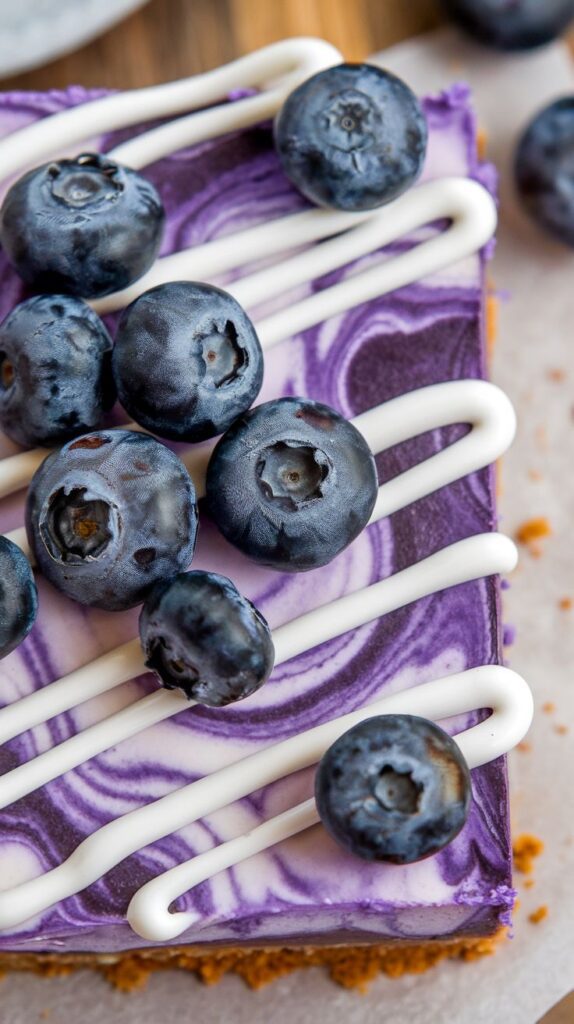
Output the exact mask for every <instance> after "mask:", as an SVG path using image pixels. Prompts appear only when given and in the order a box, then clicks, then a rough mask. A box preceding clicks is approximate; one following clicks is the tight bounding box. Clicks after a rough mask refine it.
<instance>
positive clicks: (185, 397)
mask: <svg viewBox="0 0 574 1024" xmlns="http://www.w3.org/2000/svg"><path fill="white" fill-rule="evenodd" d="M113 371H114V376H115V380H116V384H117V389H118V396H119V399H120V402H121V403H122V405H123V407H124V409H126V411H127V412H128V413H129V414H130V416H132V417H133V418H134V419H135V420H136V421H137V422H138V423H139V424H141V425H142V426H143V427H146V429H148V430H151V431H153V432H154V434H158V435H159V436H160V437H165V438H170V439H171V440H174V441H203V440H205V439H206V438H208V437H215V436H216V435H217V434H222V433H223V431H225V430H227V428H228V427H229V426H231V424H232V423H233V422H234V420H236V419H237V417H238V416H240V415H241V414H242V413H243V412H245V411H246V410H247V409H249V407H250V406H251V405H252V404H253V402H254V400H255V398H256V397H257V395H258V394H259V390H260V388H261V383H262V380H263V354H262V351H261V346H260V344H259V340H258V338H257V334H256V332H255V328H254V326H253V324H252V323H251V320H250V319H249V317H248V316H247V314H246V313H245V312H244V310H243V309H242V308H241V306H240V305H239V303H238V302H236V301H235V299H234V298H233V297H232V296H231V295H228V294H227V292H224V291H222V290H221V289H220V288H216V287H215V286H214V285H209V284H200V283H197V282H192V281H172V282H170V283H168V284H163V285H159V286H158V287H157V288H152V289H150V290H149V291H147V292H145V293H144V294H143V295H141V296H140V297H139V298H137V299H136V300H135V302H132V304H131V306H129V307H128V308H127V310H126V311H125V313H124V314H123V316H122V318H121V320H120V324H119V327H118V331H117V334H116V339H115V345H114V354H113Z"/></svg>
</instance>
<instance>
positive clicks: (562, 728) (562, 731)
mask: <svg viewBox="0 0 574 1024" xmlns="http://www.w3.org/2000/svg"><path fill="white" fill-rule="evenodd" d="M554 732H555V733H557V735H558V736H566V735H567V734H568V726H567V725H555V726H554Z"/></svg>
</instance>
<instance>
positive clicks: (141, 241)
mask: <svg viewBox="0 0 574 1024" xmlns="http://www.w3.org/2000/svg"><path fill="white" fill-rule="evenodd" d="M163 226H164V211H163V206H162V203H161V200H160V198H159V195H158V193H157V192H156V190H155V188H154V187H153V185H152V184H151V182H149V181H146V179H145V178H142V177H141V175H139V174H137V173H136V172H135V171H132V170H130V168H128V167H122V166H121V164H117V163H115V161H113V160H110V159H109V158H108V157H106V156H103V155H102V154H100V153H83V154H81V155H80V156H78V157H76V158H75V159H73V160H58V161H52V162H51V163H49V164H43V165H42V166H41V167H36V168H35V169H34V170H33V171H29V173H28V174H25V175H24V176H23V177H22V178H20V179H19V180H18V181H17V182H15V184H14V185H12V187H11V188H10V189H9V191H8V193H7V195H6V198H5V199H4V202H3V204H2V208H1V209H0V243H1V244H2V248H3V249H4V251H5V253H6V255H7V256H8V259H9V260H10V262H11V263H12V264H13V265H14V267H15V268H16V270H17V271H18V273H19V274H20V276H21V277H22V278H23V280H24V281H25V282H26V283H27V284H29V285H30V286H31V287H32V288H33V289H34V290H35V291H43V292H58V293H59V292H63V293H66V294H69V295H78V296H82V297H83V298H86V299H87V298H95V297H97V296H102V295H108V294H109V293H110V292H115V291H118V290H119V289H121V288H126V287H127V286H128V285H129V284H131V283H132V282H133V281H135V280H136V279H137V278H138V277H141V276H142V274H145V272H146V271H147V270H149V268H150V267H151V265H152V263H153V262H154V260H155V258H156V256H157V253H158V250H159V246H160V242H161V237H162V232H163Z"/></svg>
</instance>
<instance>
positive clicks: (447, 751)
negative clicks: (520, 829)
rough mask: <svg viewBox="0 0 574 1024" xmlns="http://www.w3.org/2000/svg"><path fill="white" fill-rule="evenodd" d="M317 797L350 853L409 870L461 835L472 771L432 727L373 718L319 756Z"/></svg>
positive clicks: (404, 718)
mask: <svg viewBox="0 0 574 1024" xmlns="http://www.w3.org/2000/svg"><path fill="white" fill-rule="evenodd" d="M315 799H316V801H317V808H318V811H319V814H320V816H321V820H322V822H323V824H324V826H325V828H326V829H327V830H328V832H330V834H331V835H332V837H333V839H336V840H337V842H338V843H340V844H341V846H343V847H344V848H345V849H346V850H348V851H349V852H350V853H354V854H356V855H357V856H358V857H362V858H363V859H364V860H377V861H388V862H390V863H392V864H411V863H413V861H417V860H422V859H423V858H424V857H430V856H431V855H432V854H433V853H437V852H438V851H439V850H442V848H443V846H446V845H447V843H450V842H452V840H453V839H454V837H455V836H456V835H458V833H459V832H460V830H461V828H462V826H463V825H464V823H465V821H466V819H467V816H468V811H469V807H470V801H471V788H470V773H469V770H468V766H467V764H466V761H465V760H464V757H463V756H462V754H461V752H460V750H459V748H458V747H457V745H456V743H455V742H454V740H453V739H451V737H450V736H449V735H448V734H447V733H446V732H444V731H443V730H442V729H439V727H438V725H435V724H434V722H429V721H427V720H426V719H425V718H417V717H415V716H413V715H379V716H378V717H377V718H369V719H367V720H366V721H364V722H361V723H360V724H359V725H356V726H354V728H352V729H349V731H348V732H346V733H344V734H343V736H340V737H339V739H338V740H336V742H335V743H334V744H333V745H332V747H330V748H329V749H328V750H327V752H326V753H325V754H324V755H323V757H322V759H321V761H320V763H319V767H318V769H317V775H316V777H315Z"/></svg>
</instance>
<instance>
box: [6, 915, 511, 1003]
mask: <svg viewBox="0 0 574 1024" xmlns="http://www.w3.org/2000/svg"><path fill="white" fill-rule="evenodd" d="M506 934H507V929H506V928H501V929H499V931H498V932H497V933H496V934H495V935H492V936H490V937H486V938H484V937H483V938H476V937H472V938H470V937H469V938H465V939H457V940H454V941H450V940H445V941H441V940H432V941H429V942H427V943H423V944H418V945H417V944H409V943H405V942H399V943H394V942H391V943H386V944H381V945H364V946H325V947H321V946H319V947H304V948H298V949H288V948H287V949H285V948H277V949H273V948H266V949H247V948H239V949H237V948H232V949H217V950H213V951H207V952H206V951H204V950H201V949H199V948H198V947H189V946H188V947H185V946H180V947H176V948H171V949H149V950H141V951H139V952H138V953H131V952H129V953H118V954H117V955H116V959H115V961H114V962H112V963H110V962H109V957H106V961H107V962H106V963H102V962H101V961H99V959H98V956H97V955H91V954H65V953H62V954H58V953H56V954H53V953H46V954H4V955H3V954H0V962H1V964H2V967H5V966H8V969H13V970H19V971H20V970H22V971H33V972H34V973H35V974H39V975H50V974H54V973H68V972H70V971H72V970H76V969H81V968H86V967H88V968H89V967H91V968H95V969H96V970H98V971H99V972H100V973H101V974H102V975H103V976H104V977H105V978H106V979H107V980H108V981H109V982H110V983H111V984H112V985H115V986H116V988H118V989H120V990H122V991H123V992H132V991H135V990H137V989H141V988H143V987H144V986H145V984H146V982H147V981H148V978H149V976H150V974H152V973H153V972H154V971H163V970H171V969H173V968H179V969H180V970H184V971H189V972H190V973H193V974H196V975H197V976H198V977H199V978H200V980H201V981H203V982H204V983H205V984H206V985H214V984H216V983H217V982H218V981H220V979H221V978H222V977H223V975H225V974H228V973H230V974H237V975H238V976H239V977H240V978H242V979H243V981H245V982H246V984H247V985H249V987H250V988H253V989H258V988H262V987H263V986H264V985H267V984H268V983H269V982H271V981H275V980H276V979H277V978H280V977H282V976H283V975H285V974H289V973H291V971H295V970H299V969H301V968H307V967H323V968H326V969H327V971H328V973H329V975H330V977H331V978H332V980H333V981H335V982H336V983H337V984H339V985H342V986H343V988H348V989H355V990H357V991H359V992H364V991H365V990H366V989H367V987H368V985H369V982H371V981H372V980H373V979H374V978H375V977H376V976H377V975H378V974H381V973H382V974H386V975H387V976H388V977H390V978H400V977H401V976H402V975H403V974H421V973H422V972H423V971H427V970H428V969H429V968H431V967H434V966H435V965H436V964H438V963H439V962H440V961H441V960H447V959H449V960H463V961H471V960H476V959H478V958H479V957H483V956H489V955H490V954H492V953H494V952H495V950H496V947H497V945H498V943H499V942H500V940H501V939H502V938H504V937H505V936H506Z"/></svg>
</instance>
